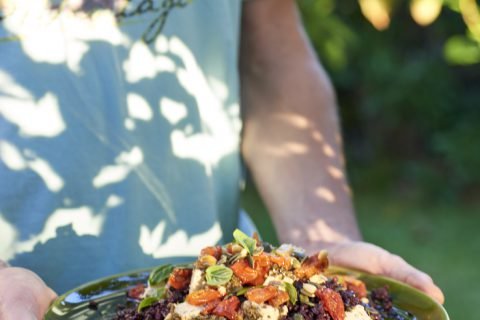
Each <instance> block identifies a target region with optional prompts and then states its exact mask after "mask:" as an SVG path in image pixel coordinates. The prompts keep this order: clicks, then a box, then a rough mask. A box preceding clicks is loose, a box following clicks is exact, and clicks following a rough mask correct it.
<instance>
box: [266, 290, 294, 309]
mask: <svg viewBox="0 0 480 320" xmlns="http://www.w3.org/2000/svg"><path fill="white" fill-rule="evenodd" d="M289 300H290V296H289V295H288V293H287V292H285V291H282V290H277V294H276V295H275V296H274V297H273V298H272V299H270V300H268V304H270V305H272V306H274V307H279V306H281V305H282V304H284V303H287V302H288V301H289Z"/></svg>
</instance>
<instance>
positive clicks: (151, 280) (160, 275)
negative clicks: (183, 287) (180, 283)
mask: <svg viewBox="0 0 480 320" xmlns="http://www.w3.org/2000/svg"><path fill="white" fill-rule="evenodd" d="M172 271H173V266H172V265H171V264H166V265H163V266H160V267H158V268H156V269H155V270H153V271H152V272H151V273H150V276H149V277H148V284H149V285H150V286H152V287H153V286H161V285H165V284H166V283H167V280H168V277H170V273H172Z"/></svg>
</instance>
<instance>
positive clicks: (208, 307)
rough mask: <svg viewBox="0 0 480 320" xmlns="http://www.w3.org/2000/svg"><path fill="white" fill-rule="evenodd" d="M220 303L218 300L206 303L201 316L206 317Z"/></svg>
mask: <svg viewBox="0 0 480 320" xmlns="http://www.w3.org/2000/svg"><path fill="white" fill-rule="evenodd" d="M219 303H220V299H216V300H212V301H210V302H208V303H207V304H206V305H205V307H203V310H202V312H201V313H202V314H203V315H208V314H210V313H212V311H213V309H215V307H216V306H217V305H218V304H219Z"/></svg>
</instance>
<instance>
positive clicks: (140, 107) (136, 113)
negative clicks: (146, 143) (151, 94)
mask: <svg viewBox="0 0 480 320" xmlns="http://www.w3.org/2000/svg"><path fill="white" fill-rule="evenodd" d="M127 108H128V114H129V115H130V117H132V118H133V119H137V120H143V121H150V120H152V118H153V111H152V109H151V108H150V105H149V104H148V102H147V101H146V100H145V98H143V97H142V96H141V95H139V94H136V93H133V92H130V93H128V94H127Z"/></svg>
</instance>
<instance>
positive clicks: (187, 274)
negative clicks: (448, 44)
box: [168, 269, 192, 290]
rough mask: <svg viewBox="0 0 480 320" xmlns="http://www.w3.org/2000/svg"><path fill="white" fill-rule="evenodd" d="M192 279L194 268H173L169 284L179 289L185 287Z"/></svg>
mask: <svg viewBox="0 0 480 320" xmlns="http://www.w3.org/2000/svg"><path fill="white" fill-rule="evenodd" d="M191 279H192V269H173V272H172V273H171V274H170V277H168V284H169V285H170V286H171V287H172V288H175V289H177V290H181V289H185V288H186V287H188V285H189V284H190V280H191Z"/></svg>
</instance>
